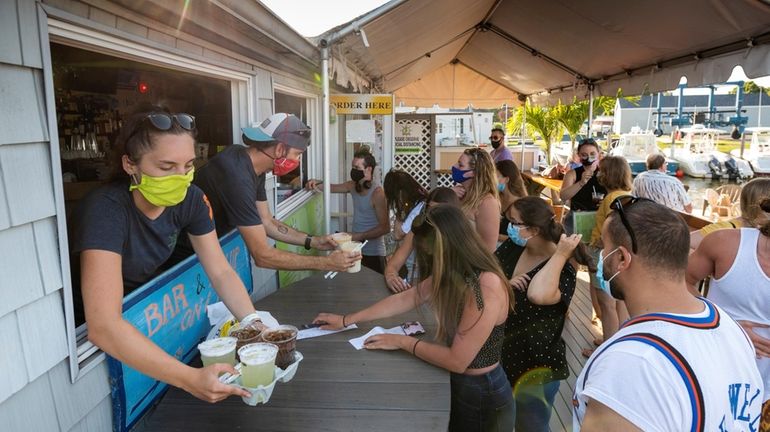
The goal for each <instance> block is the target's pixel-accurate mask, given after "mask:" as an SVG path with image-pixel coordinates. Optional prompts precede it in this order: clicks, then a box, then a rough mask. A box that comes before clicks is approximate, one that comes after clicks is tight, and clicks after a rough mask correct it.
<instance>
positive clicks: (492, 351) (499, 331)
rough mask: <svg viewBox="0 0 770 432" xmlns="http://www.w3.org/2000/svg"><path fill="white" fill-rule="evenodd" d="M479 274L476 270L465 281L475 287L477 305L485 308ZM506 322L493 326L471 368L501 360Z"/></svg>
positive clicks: (478, 367)
mask: <svg viewBox="0 0 770 432" xmlns="http://www.w3.org/2000/svg"><path fill="white" fill-rule="evenodd" d="M479 276H480V273H479V272H478V271H476V272H475V274H473V275H471V276H468V277H466V278H465V282H466V283H467V284H468V285H470V286H471V287H472V289H473V296H474V297H475V299H476V307H477V308H478V309H479V310H482V309H483V308H484V299H483V298H482V297H481V286H480V285H479ZM460 318H461V316H460V317H458V319H457V322H458V323H459V322H460ZM505 324H506V323H502V324H498V325H496V326H494V327H493V328H492V332H491V333H490V334H489V337H488V338H487V340H486V341H484V345H482V346H481V349H480V350H479V352H478V353H477V354H476V358H474V359H473V361H472V362H471V364H470V365H468V368H469V369H481V368H485V367H487V366H492V365H493V364H495V363H497V362H499V361H500V356H501V354H502V351H503V339H504V338H505ZM450 344H451V342H450Z"/></svg>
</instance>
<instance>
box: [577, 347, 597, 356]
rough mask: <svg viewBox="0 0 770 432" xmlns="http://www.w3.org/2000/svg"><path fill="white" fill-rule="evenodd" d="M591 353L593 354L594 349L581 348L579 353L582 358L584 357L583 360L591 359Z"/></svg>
mask: <svg viewBox="0 0 770 432" xmlns="http://www.w3.org/2000/svg"><path fill="white" fill-rule="evenodd" d="M593 353H594V348H583V349H582V350H581V351H580V354H581V355H582V356H583V357H585V358H589V357H591V355H592V354H593Z"/></svg>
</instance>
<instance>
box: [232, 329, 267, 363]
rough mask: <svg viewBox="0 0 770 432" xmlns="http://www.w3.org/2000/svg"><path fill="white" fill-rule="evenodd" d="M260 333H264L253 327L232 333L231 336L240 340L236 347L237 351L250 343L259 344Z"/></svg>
mask: <svg viewBox="0 0 770 432" xmlns="http://www.w3.org/2000/svg"><path fill="white" fill-rule="evenodd" d="M260 333H262V331H261V330H260V329H257V328H253V327H245V328H242V329H238V330H233V331H231V332H230V336H232V337H234V338H236V339H238V342H237V344H236V346H235V350H236V351H238V350H240V349H241V348H242V347H244V346H246V345H248V344H250V343H254V342H259V335H260ZM239 357H240V355H239Z"/></svg>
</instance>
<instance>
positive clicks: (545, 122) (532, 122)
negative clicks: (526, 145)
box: [526, 103, 564, 163]
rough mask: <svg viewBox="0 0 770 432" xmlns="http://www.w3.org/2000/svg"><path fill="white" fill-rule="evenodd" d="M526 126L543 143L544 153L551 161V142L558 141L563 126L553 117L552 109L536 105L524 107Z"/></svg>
mask: <svg viewBox="0 0 770 432" xmlns="http://www.w3.org/2000/svg"><path fill="white" fill-rule="evenodd" d="M526 113H527V124H528V125H529V126H530V127H531V128H532V130H533V131H535V132H537V133H538V134H539V135H540V136H541V137H542V138H543V141H545V151H546V154H547V155H548V161H549V163H550V161H551V142H552V141H554V140H556V139H559V137H561V136H562V134H563V130H564V128H563V126H562V125H561V124H560V123H559V121H558V120H557V118H556V116H555V115H554V109H553V108H547V107H541V106H537V105H530V104H529V103H527V105H526Z"/></svg>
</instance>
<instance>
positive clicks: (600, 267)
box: [596, 248, 620, 297]
mask: <svg viewBox="0 0 770 432" xmlns="http://www.w3.org/2000/svg"><path fill="white" fill-rule="evenodd" d="M618 249H620V248H615V249H613V250H612V252H610V253H608V254H607V256H610V255H612V254H614V253H615V252H617V251H618ZM602 252H604V249H602V250H600V251H599V262H598V263H597V264H596V278H597V279H599V289H600V290H602V291H604V292H606V293H607V294H609V295H610V296H612V297H614V296H613V295H612V292H611V290H610V282H612V280H613V279H615V276H617V275H619V274H620V271H616V272H615V274H614V275H612V276H610V278H609V279H604V259H605V258H604V256H603V255H602Z"/></svg>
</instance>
